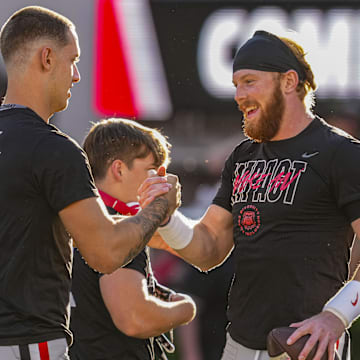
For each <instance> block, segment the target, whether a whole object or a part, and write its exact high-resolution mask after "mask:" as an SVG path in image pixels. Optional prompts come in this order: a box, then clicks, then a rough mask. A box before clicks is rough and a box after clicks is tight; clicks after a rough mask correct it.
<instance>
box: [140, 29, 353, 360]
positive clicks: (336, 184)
mask: <svg viewBox="0 0 360 360" xmlns="http://www.w3.org/2000/svg"><path fill="white" fill-rule="evenodd" d="M233 83H234V86H235V89H236V90H235V101H236V102H237V104H238V107H239V110H240V111H241V112H242V113H243V114H244V132H245V134H246V135H247V137H248V138H247V139H246V140H244V141H243V142H241V143H240V144H239V145H238V146H237V147H236V148H235V149H234V151H233V152H232V154H231V155H230V156H229V158H228V159H227V161H226V163H225V166H224V169H223V173H222V179H221V185H220V188H219V190H218V193H217V194H216V196H215V198H214V200H213V202H212V204H211V205H210V207H209V208H208V210H207V212H206V214H205V215H204V216H203V217H202V219H201V220H200V221H190V220H189V219H187V218H186V217H185V216H183V215H182V214H181V213H180V212H179V211H175V213H174V214H173V215H172V216H171V218H170V221H169V223H168V224H167V225H166V226H164V227H162V228H160V229H159V232H160V234H161V236H162V238H163V239H164V240H165V241H166V243H167V244H157V246H158V247H161V246H162V245H169V246H170V247H172V248H173V249H175V250H176V251H177V252H178V254H180V255H181V256H182V257H183V258H184V259H185V260H186V261H187V262H189V263H191V264H194V265H195V266H197V267H198V268H200V269H201V270H205V271H206V270H209V269H211V268H213V267H215V266H218V265H219V264H221V263H222V262H223V261H224V260H225V259H226V257H227V256H228V255H229V253H230V252H231V250H232V249H233V248H234V256H233V260H234V264H235V274H234V279H233V282H232V287H231V290H230V295H229V306H228V311H227V315H228V320H229V324H228V327H227V331H228V335H227V343H226V346H225V349H224V353H223V357H222V359H223V360H240V359H241V360H266V359H269V355H268V354H267V352H266V338H267V334H268V333H269V332H270V331H271V330H272V329H273V328H276V327H281V326H292V327H295V328H297V330H295V332H294V333H293V334H292V336H290V337H289V339H288V340H287V341H288V344H293V343H294V342H295V341H296V340H298V339H299V338H301V337H302V336H303V335H306V334H310V337H309V339H308V340H307V342H306V344H305V346H304V348H303V349H302V350H301V352H300V354H299V357H298V359H299V360H302V359H305V358H306V357H307V355H308V354H309V353H310V351H311V349H312V348H313V347H314V346H315V345H316V344H318V347H317V350H316V355H315V357H314V358H313V359H314V360H320V359H321V358H322V355H323V354H326V355H325V356H326V358H327V359H328V360H332V359H334V356H335V355H336V356H339V355H340V356H341V358H342V359H349V358H350V355H349V351H348V348H349V346H348V344H349V341H348V335H347V333H346V332H345V329H346V328H347V327H349V326H350V325H351V323H352V321H353V320H354V319H355V318H356V317H358V316H359V314H360V302H359V301H358V299H359V294H360V273H359V272H357V273H355V275H354V277H353V279H352V280H351V281H349V280H350V279H349V272H348V264H349V260H350V250H351V247H352V244H353V241H354V240H353V239H354V233H356V234H357V235H358V236H359V235H360V182H359V178H360V169H359V167H358V166H354V164H355V163H356V161H357V160H356V159H359V157H360V143H359V141H357V140H356V139H354V138H352V137H351V136H350V135H348V134H346V133H344V132H342V131H340V130H339V129H337V128H335V127H332V126H330V125H328V124H327V123H326V122H325V121H324V120H323V119H321V118H320V117H318V116H316V115H314V114H313V113H312V112H311V104H312V103H313V91H314V90H315V89H316V85H315V82H314V75H313V72H312V70H311V67H310V65H309V64H308V62H307V61H306V60H305V53H304V50H303V49H302V47H301V46H300V45H298V44H297V43H295V42H294V41H292V40H290V39H286V38H280V37H278V36H275V35H274V34H271V33H268V32H265V31H257V32H256V33H255V34H254V36H253V37H252V38H251V39H249V40H248V41H247V42H246V43H245V44H244V45H243V46H242V47H241V48H240V49H239V50H238V52H237V54H236V56H235V59H234V62H233ZM150 181H151V182H153V181H154V179H153V178H152V179H149V184H150ZM141 193H142V196H141V203H142V204H143V205H145V204H146V203H147V202H149V201H151V200H152V199H153V197H152V196H151V192H150V191H148V190H147V184H146V183H144V185H143V187H142V189H141ZM153 245H155V244H153ZM353 256H355V255H353ZM353 262H354V263H356V264H358V263H359V258H355V259H353ZM346 282H347V283H346ZM345 283H346V285H345V286H343V285H344V284H345ZM329 299H331V300H330V301H329Z"/></svg>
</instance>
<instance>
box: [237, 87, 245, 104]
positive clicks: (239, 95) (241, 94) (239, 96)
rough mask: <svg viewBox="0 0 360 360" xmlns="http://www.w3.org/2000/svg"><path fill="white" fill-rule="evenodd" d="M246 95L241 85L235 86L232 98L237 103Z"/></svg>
mask: <svg viewBox="0 0 360 360" xmlns="http://www.w3.org/2000/svg"><path fill="white" fill-rule="evenodd" d="M245 97H246V94H245V91H244V89H243V87H242V86H241V85H238V86H236V90H235V95H234V100H235V101H236V102H237V104H238V105H239V104H240V102H241V101H242V100H244V99H245Z"/></svg>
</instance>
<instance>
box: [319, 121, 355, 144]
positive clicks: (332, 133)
mask: <svg viewBox="0 0 360 360" xmlns="http://www.w3.org/2000/svg"><path fill="white" fill-rule="evenodd" d="M316 121H317V122H318V129H319V130H320V131H321V133H322V136H321V138H322V142H323V143H324V145H326V146H328V145H330V146H334V145H335V146H336V145H340V144H341V143H344V144H357V145H359V144H360V141H359V140H358V139H356V138H355V137H353V136H352V135H350V134H349V133H347V132H346V131H344V130H342V129H340V128H338V127H336V126H333V125H331V124H329V123H327V122H326V121H325V120H324V119H322V118H320V117H317V118H316Z"/></svg>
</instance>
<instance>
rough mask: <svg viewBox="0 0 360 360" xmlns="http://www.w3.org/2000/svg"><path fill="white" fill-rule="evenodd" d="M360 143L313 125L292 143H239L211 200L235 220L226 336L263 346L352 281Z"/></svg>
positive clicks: (359, 196) (359, 204) (324, 126)
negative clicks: (277, 329)
mask: <svg viewBox="0 0 360 360" xmlns="http://www.w3.org/2000/svg"><path fill="white" fill-rule="evenodd" d="M359 159H360V143H359V141H358V140H356V139H354V138H352V137H350V136H349V135H347V134H345V133H344V132H342V131H341V130H339V129H336V128H334V127H331V126H329V125H327V124H326V123H325V122H324V121H323V120H322V119H320V118H315V119H314V120H313V121H312V122H311V124H310V125H309V126H308V127H307V128H306V129H305V130H304V131H302V132H301V133H300V134H298V135H297V136H295V137H293V138H290V139H286V140H281V141H270V142H267V143H255V142H252V141H250V140H245V141H244V142H242V143H241V144H240V145H239V146H237V147H236V148H235V150H234V151H233V153H232V154H231V155H230V157H229V158H228V160H227V161H226V164H225V167H224V170H223V173H222V182H221V186H220V189H219V191H218V193H217V195H216V197H215V199H214V200H213V203H214V204H216V205H218V206H221V207H223V208H224V209H226V210H228V211H229V212H231V213H232V216H233V224H234V243H235V249H234V265H235V277H234V281H233V284H232V288H231V292H230V297H229V308H228V319H229V332H230V334H231V336H232V337H233V338H234V339H235V340H236V341H238V342H239V343H241V344H243V345H244V346H247V347H250V348H253V349H265V347H266V346H265V344H266V336H267V334H268V333H269V331H270V330H271V329H272V328H274V327H279V326H289V325H290V323H292V322H296V321H300V320H304V319H305V318H308V317H310V316H312V315H314V314H316V313H318V312H320V311H321V310H322V307H323V306H324V304H325V302H326V301H327V300H328V299H329V298H330V297H332V296H333V295H334V294H335V293H336V291H337V290H338V289H339V288H340V287H341V286H342V284H343V282H344V281H346V280H347V277H348V262H349V256H350V247H351V244H352V240H353V232H352V229H351V226H350V224H351V222H352V221H353V220H355V219H358V218H360V167H359V166H357V164H358V163H359Z"/></svg>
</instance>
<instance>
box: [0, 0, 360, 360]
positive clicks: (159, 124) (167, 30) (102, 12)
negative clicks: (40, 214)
mask: <svg viewBox="0 0 360 360" xmlns="http://www.w3.org/2000/svg"><path fill="white" fill-rule="evenodd" d="M27 5H40V6H45V7H48V8H50V9H52V10H55V11H58V12H60V13H61V14H63V15H65V16H67V17H68V18H70V19H71V20H72V21H73V22H74V23H75V25H76V27H77V32H78V35H79V40H80V47H81V61H80V63H79V70H80V73H81V77H82V78H81V82H80V83H79V84H77V85H76V86H75V87H74V88H73V90H72V95H73V96H72V98H71V101H70V105H69V108H68V109H67V110H66V111H64V112H62V113H58V114H56V115H55V117H54V118H53V120H52V122H53V123H54V124H55V125H56V126H58V127H59V128H60V129H61V130H63V131H64V132H66V133H68V134H69V135H71V136H72V137H73V138H75V139H76V140H77V141H78V142H79V143H80V144H81V143H82V141H83V139H84V136H85V134H86V133H87V131H88V130H89V128H90V125H91V122H95V121H97V120H99V119H101V118H107V117H126V118H131V119H136V120H138V121H139V122H141V123H142V124H144V125H147V126H151V127H156V128H158V129H160V130H162V132H163V133H164V134H166V135H167V136H168V138H169V141H170V142H171V143H172V145H173V148H172V163H171V165H170V168H169V171H171V172H175V173H177V174H178V175H179V177H180V181H181V183H182V185H183V210H184V213H186V214H187V215H189V216H190V217H193V218H197V217H200V216H201V215H202V214H203V213H204V211H205V209H206V208H207V206H208V205H209V204H210V202H211V200H212V197H213V196H214V194H215V192H216V188H217V183H218V181H219V176H220V173H221V169H222V166H223V164H224V161H225V159H226V157H227V155H228V154H229V153H230V152H231V150H232V148H233V147H234V146H235V145H236V144H237V143H238V142H239V141H241V139H242V138H243V135H242V131H241V126H242V117H241V114H240V113H239V111H238V110H237V107H236V104H235V102H234V100H233V95H234V88H233V85H232V81H231V80H232V67H231V66H232V58H233V56H234V53H235V51H236V49H237V48H238V47H239V46H240V45H241V44H242V43H243V42H244V41H246V40H247V39H248V38H249V37H250V36H251V35H252V34H253V33H254V31H255V30H257V29H263V30H269V31H274V32H276V33H278V34H280V35H287V32H288V31H295V32H296V34H291V36H292V37H294V38H295V39H296V40H298V41H300V42H301V44H303V45H304V48H305V49H306V51H307V52H308V60H309V62H310V64H311V66H312V68H313V70H314V72H315V79H316V83H317V84H318V86H319V89H318V91H317V92H316V105H315V108H314V110H315V112H316V113H318V114H319V115H320V116H322V117H324V118H325V119H326V120H327V121H328V122H330V123H333V124H334V125H336V126H338V127H341V128H343V129H345V130H346V131H348V132H349V133H351V134H353V135H354V136H356V137H359V135H360V116H359V114H360V101H359V97H360V1H359V0H352V1H348V0H323V1H321V0H302V1H300V0H293V1H291V0H277V1H272V0H267V1H264V0H247V1H242V0H197V1H196V0H183V1H172V0H76V1H75V0H61V1H53V0H42V1H32V2H31V1H26V0H1V4H0V23H1V24H3V23H4V21H5V20H6V19H7V18H8V17H9V16H10V15H11V14H12V13H13V12H14V11H16V10H17V9H19V8H21V7H23V6H27ZM5 92H6V74H5V70H4V67H3V63H2V60H1V59H0V96H1V97H2V96H3V95H4V94H5ZM153 263H154V268H155V274H157V276H158V277H159V280H160V282H163V283H165V284H168V285H171V286H174V287H176V288H177V289H179V290H182V291H184V292H191V293H192V294H193V295H194V296H195V297H196V299H197V302H198V306H199V316H198V317H197V320H196V321H195V322H193V323H192V325H191V326H189V327H187V328H186V327H184V328H180V329H179V331H177V345H178V347H177V349H178V350H177V351H176V354H175V355H174V356H172V358H178V359H186V360H202V359H207V360H209V359H210V360H211V359H219V357H220V354H221V348H222V346H223V343H224V339H225V337H224V333H225V332H224V328H225V325H226V319H225V309H226V296H227V290H228V286H229V284H230V281H231V274H232V264H231V258H230V260H229V261H228V262H227V263H226V264H225V265H224V266H222V267H220V268H219V269H217V270H215V271H213V272H211V273H210V274H209V275H205V274H200V273H198V272H197V271H196V270H194V269H192V268H191V267H190V266H188V265H186V264H184V263H183V262H182V261H181V260H179V259H177V258H174V257H172V256H171V255H168V254H163V253H155V254H154V258H153ZM353 351H354V359H360V340H358V341H357V342H356V341H353Z"/></svg>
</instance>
